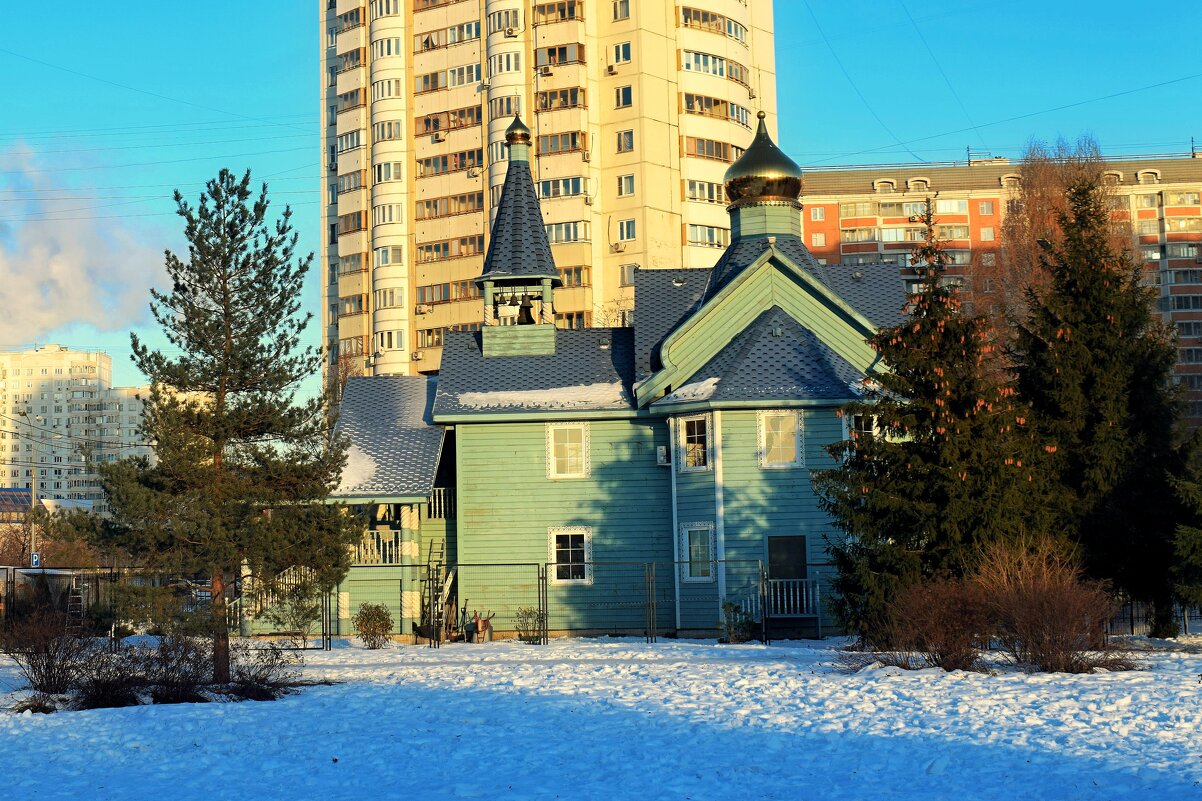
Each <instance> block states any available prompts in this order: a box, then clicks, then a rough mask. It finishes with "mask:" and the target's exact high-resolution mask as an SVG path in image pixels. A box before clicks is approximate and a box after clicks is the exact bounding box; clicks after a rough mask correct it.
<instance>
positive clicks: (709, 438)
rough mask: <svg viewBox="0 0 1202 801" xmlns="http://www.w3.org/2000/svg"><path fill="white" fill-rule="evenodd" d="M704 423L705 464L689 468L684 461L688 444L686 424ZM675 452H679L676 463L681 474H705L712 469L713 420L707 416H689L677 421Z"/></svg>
mask: <svg viewBox="0 0 1202 801" xmlns="http://www.w3.org/2000/svg"><path fill="white" fill-rule="evenodd" d="M695 420H704V421H705V464H703V465H692V466H690V465H689V464H688V463H687V460H686V459H685V454H686V453H687V452H688V443H687V442H686V441H685V431H686V424H687V423H689V422H691V421H695ZM676 424H677V426H678V428H677V434H678V436H677V440H676V441H677V450H678V451H679V454H678V458H677V460H676V463H677V464H678V465H680V468H679V469H680V472H681V473H706V472H709V471H710V470H713V469H714V420H713V417H712V416H710V415H708V414H691V415H688V416H687V417H680V418H678V419H677V421H676Z"/></svg>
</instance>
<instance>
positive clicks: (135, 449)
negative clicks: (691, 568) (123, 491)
mask: <svg viewBox="0 0 1202 801" xmlns="http://www.w3.org/2000/svg"><path fill="white" fill-rule="evenodd" d="M112 372H113V365H112V359H111V358H110V357H109V356H108V354H106V353H101V352H99V351H90V350H72V349H70V348H66V347H64V346H62V345H42V346H39V347H35V348H33V349H31V350H25V351H0V487H12V488H19V489H31V490H33V492H34V496H35V497H36V498H38V499H52V498H53V499H69V500H77V501H86V502H90V503H91V505H92V508H93V509H94V510H96V511H98V512H101V513H103V512H106V511H107V510H108V506H107V502H106V501H105V498H104V493H103V491H102V490H101V489H100V483H99V480H98V479H97V476H96V473H95V471H94V470H93V465H94V464H95V463H96V462H111V461H116V460H118V459H122V458H125V457H127V456H149V455H150V454H151V450H150V448H148V447H147V446H146V445H144V444H143V443H142V436H141V433H140V431H139V428H140V426H141V423H142V407H143V404H144V402H145V399H146V398H147V397H148V396H149V393H150V389H149V387H114V386H113V385H112Z"/></svg>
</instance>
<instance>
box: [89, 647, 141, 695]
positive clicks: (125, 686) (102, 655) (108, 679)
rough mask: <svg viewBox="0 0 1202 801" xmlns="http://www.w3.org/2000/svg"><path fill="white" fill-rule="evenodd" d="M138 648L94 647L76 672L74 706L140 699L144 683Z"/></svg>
mask: <svg viewBox="0 0 1202 801" xmlns="http://www.w3.org/2000/svg"><path fill="white" fill-rule="evenodd" d="M141 657H142V654H141V651H140V649H124V648H123V649H118V650H116V651H108V650H105V649H103V648H97V649H95V650H94V651H93V653H92V655H91V657H90V658H89V659H87V660H86V661H85V662H84V663H83V665H82V667H81V669H80V672H79V680H78V686H77V688H76V695H75V708H76V709H107V708H112V707H121V706H135V705H137V704H139V703H141V699H140V698H139V697H138V694H139V692H140V691H141V690H142V689H143V686H144V684H145V677H144V676H143V675H142V671H141V666H142V658H141Z"/></svg>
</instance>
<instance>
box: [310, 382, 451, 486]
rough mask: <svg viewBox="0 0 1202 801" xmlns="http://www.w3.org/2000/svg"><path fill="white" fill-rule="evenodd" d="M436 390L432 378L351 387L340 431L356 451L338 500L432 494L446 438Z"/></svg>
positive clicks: (346, 393) (345, 397)
mask: <svg viewBox="0 0 1202 801" xmlns="http://www.w3.org/2000/svg"><path fill="white" fill-rule="evenodd" d="M436 385H437V380H436V379H433V378H427V377H426V376H374V377H370V378H352V379H350V380H349V381H347V382H346V388H345V389H344V390H343V393H342V406H341V407H340V413H339V418H338V427H337V431H338V433H340V434H342V435H344V436H346V437H347V438H348V439H349V440H350V443H351V447H350V452H349V454H348V455H347V464H346V467H345V468H343V471H342V483H341V484H340V485H339V487H338V489H337V490H335V491H334V493H332V495H331V498H332V499H333V500H338V499H341V498H359V499H364V498H367V499H378V500H382V499H384V498H389V497H415V496H428V495H429V494H430V490H431V489H432V488H433V486H434V474H435V472H436V470H437V469H438V458H439V454H440V452H441V451H442V437H443V431H442V429H441V428H440V427H438V426H436V425H434V421H433V418H432V416H431V407H432V405H433V402H434V391H435V386H436Z"/></svg>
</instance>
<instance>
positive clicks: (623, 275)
mask: <svg viewBox="0 0 1202 801" xmlns="http://www.w3.org/2000/svg"><path fill="white" fill-rule="evenodd" d="M637 269H638V265H637V264H619V265H618V284H619V285H621V286H634V271H635V270H637Z"/></svg>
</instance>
